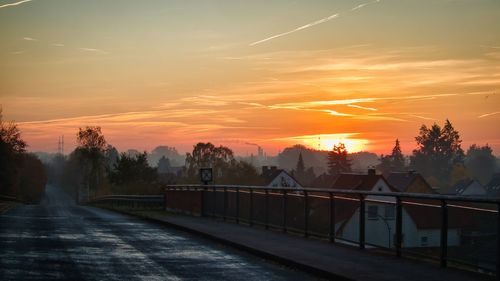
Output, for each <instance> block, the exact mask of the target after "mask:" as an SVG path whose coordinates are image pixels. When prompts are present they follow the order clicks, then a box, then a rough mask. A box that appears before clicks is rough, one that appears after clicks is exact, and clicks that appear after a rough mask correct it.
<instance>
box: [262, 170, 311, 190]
mask: <svg viewBox="0 0 500 281" xmlns="http://www.w3.org/2000/svg"><path fill="white" fill-rule="evenodd" d="M261 177H262V178H263V179H264V182H265V184H264V185H265V186H268V187H302V185H301V184H300V183H299V182H298V181H297V180H296V179H295V178H294V177H293V176H292V175H290V174H289V173H288V172H287V171H285V170H283V169H278V168H276V166H270V167H269V166H262V174H261Z"/></svg>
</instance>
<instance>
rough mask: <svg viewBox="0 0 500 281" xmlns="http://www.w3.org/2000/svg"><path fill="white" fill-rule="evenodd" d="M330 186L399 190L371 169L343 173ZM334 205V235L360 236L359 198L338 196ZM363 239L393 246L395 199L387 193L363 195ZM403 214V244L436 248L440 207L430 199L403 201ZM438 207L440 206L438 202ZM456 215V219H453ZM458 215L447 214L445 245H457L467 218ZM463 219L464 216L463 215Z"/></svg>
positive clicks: (373, 243)
mask: <svg viewBox="0 0 500 281" xmlns="http://www.w3.org/2000/svg"><path fill="white" fill-rule="evenodd" d="M332 188H333V189H347V190H354V191H358V190H359V191H371V192H384V193H391V192H400V191H399V189H397V188H396V187H394V186H392V185H391V184H390V183H389V182H388V181H387V180H386V179H385V177H384V176H382V175H377V174H376V173H375V170H374V169H370V170H369V171H368V174H342V175H340V176H339V177H338V178H337V179H336V180H335V181H334V183H333V185H332ZM337 198H338V199H337V200H336V205H337V206H338V208H339V209H338V211H336V221H337V223H336V225H335V228H336V235H337V237H339V238H341V239H343V240H345V241H357V240H358V238H359V201H357V197H354V196H338V197H337ZM365 200H366V201H365V208H366V209H365V215H366V217H365V240H366V241H365V242H366V243H367V244H368V245H369V244H371V245H377V246H382V247H388V248H392V247H394V241H395V230H396V206H395V202H396V199H395V198H394V197H388V196H377V195H368V196H366V197H365ZM404 202H405V203H403V213H402V222H403V225H402V230H403V237H402V238H403V241H402V242H403V247H406V248H411V247H437V246H439V243H440V235H441V220H440V218H441V216H440V208H436V207H431V206H429V202H428V201H427V202H419V201H417V200H405V201H404ZM438 206H439V205H438ZM455 218H456V219H455ZM458 218H459V216H454V218H453V219H452V218H451V217H450V220H449V223H448V227H449V229H448V245H449V246H454V245H459V244H460V239H461V236H460V235H461V228H462V227H465V225H466V224H467V221H466V220H459V219H458ZM462 218H463V217H462Z"/></svg>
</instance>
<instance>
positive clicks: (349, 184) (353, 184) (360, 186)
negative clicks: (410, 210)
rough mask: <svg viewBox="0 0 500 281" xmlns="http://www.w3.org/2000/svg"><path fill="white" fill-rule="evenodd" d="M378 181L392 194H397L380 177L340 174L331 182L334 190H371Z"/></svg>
mask: <svg viewBox="0 0 500 281" xmlns="http://www.w3.org/2000/svg"><path fill="white" fill-rule="evenodd" d="M379 180H382V181H384V182H385V183H386V184H387V186H388V187H389V188H390V189H391V191H393V192H398V190H397V189H395V188H394V187H393V186H392V185H390V184H389V183H388V182H387V180H386V179H385V178H384V176H382V175H361V174H341V175H340V176H338V177H337V179H336V180H335V181H334V182H333V185H332V188H334V189H352V190H364V191H370V190H373V188H374V187H375V184H377V182H378V181H379Z"/></svg>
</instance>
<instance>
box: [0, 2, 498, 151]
mask: <svg viewBox="0 0 500 281" xmlns="http://www.w3.org/2000/svg"><path fill="white" fill-rule="evenodd" d="M0 38H1V39H0V104H1V105H2V107H3V114H4V119H7V120H15V121H16V122H17V123H18V124H19V126H20V128H21V130H22V132H23V138H24V139H25V140H26V141H27V142H28V144H29V145H30V147H29V150H30V151H48V152H55V151H56V149H57V140H58V136H60V135H64V136H65V139H66V151H69V150H70V149H72V148H74V145H75V140H76V137H75V135H76V132H77V131H78V127H83V126H86V125H98V126H101V127H102V130H103V133H104V134H105V136H106V139H107V140H108V142H109V143H111V144H112V145H114V146H116V147H117V148H118V149H119V150H126V149H129V148H135V149H138V150H149V151H150V150H151V149H153V148H154V147H156V146H157V145H170V146H175V147H177V148H178V149H179V150H180V151H181V152H185V151H188V150H190V149H191V148H192V145H193V144H195V143H196V142H199V141H211V142H213V143H215V144H224V145H227V146H229V147H231V148H233V149H234V150H235V151H236V152H237V153H239V154H243V155H244V154H246V153H250V152H253V153H255V152H254V150H255V148H254V147H253V146H250V145H247V144H245V143H246V142H250V143H256V144H259V145H261V146H262V147H263V148H264V149H265V151H267V152H268V153H269V154H275V153H277V152H278V151H279V150H282V149H283V148H285V147H286V146H289V145H292V144H295V143H301V144H306V145H309V146H311V147H313V148H318V145H319V147H320V148H321V149H329V148H330V147H331V146H332V145H333V144H335V143H337V142H339V141H342V142H345V143H346V144H347V147H348V149H350V150H351V151H359V150H367V151H372V152H376V153H389V152H390V150H391V149H392V146H393V145H394V140H395V139H396V138H399V139H400V141H401V144H402V147H403V151H404V152H405V153H410V152H411V150H412V149H414V148H415V141H414V137H415V136H416V135H417V134H418V129H419V127H420V126H421V125H422V124H427V125H432V124H433V123H434V122H437V123H438V124H440V125H441V124H443V122H444V120H445V119H446V118H449V119H450V120H451V122H452V123H453V125H454V126H455V128H456V129H457V130H458V131H459V132H460V133H461V136H462V139H463V147H464V149H466V148H467V147H468V146H469V145H470V144H472V143H477V144H481V145H483V144H486V143H488V144H490V146H492V147H493V149H494V152H495V154H496V155H500V1H498V0H412V1H410V0H380V1H370V0H361V1H358V0H335V1H334V0H329V1H292V0H289V1H284V0H276V1H236V0H213V1H210V0H206V1H185V0H183V1H180V0H179V1H166V0H163V1H160V0H147V1H138V0H85V1H77V0H32V1H27V0H24V1H19V0H0Z"/></svg>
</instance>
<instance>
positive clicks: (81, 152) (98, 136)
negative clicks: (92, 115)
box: [75, 126, 106, 199]
mask: <svg viewBox="0 0 500 281" xmlns="http://www.w3.org/2000/svg"><path fill="white" fill-rule="evenodd" d="M76 141H77V144H78V147H77V148H76V149H75V153H76V155H77V157H78V158H79V159H80V166H81V168H82V172H83V184H84V187H85V188H86V191H87V196H91V195H95V193H96V191H97V188H98V186H99V183H100V179H101V178H102V176H103V170H104V164H105V157H104V152H105V148H106V140H105V138H104V135H103V134H102V132H101V127H98V126H87V127H85V128H84V129H82V128H80V129H79V131H78V133H77V134H76ZM91 193H93V194H91ZM87 199H90V198H87Z"/></svg>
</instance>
